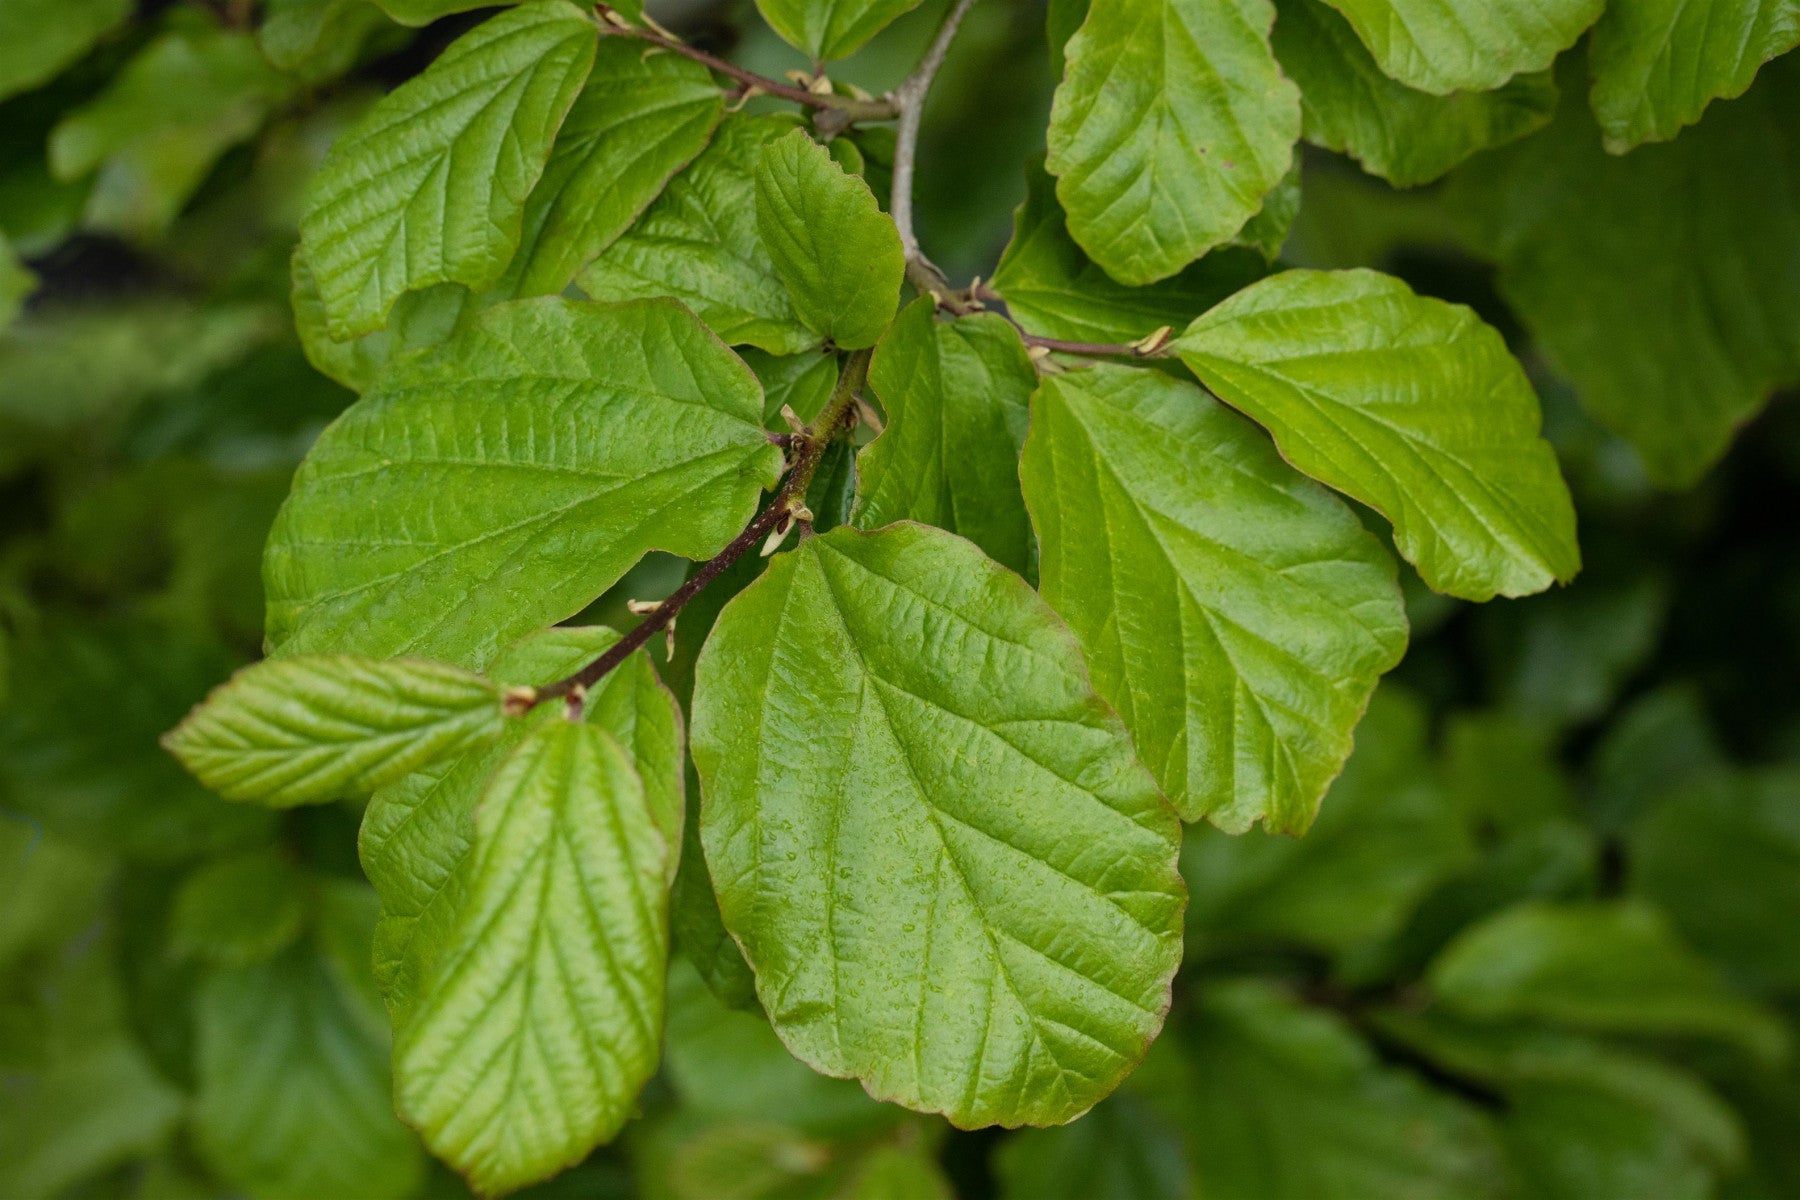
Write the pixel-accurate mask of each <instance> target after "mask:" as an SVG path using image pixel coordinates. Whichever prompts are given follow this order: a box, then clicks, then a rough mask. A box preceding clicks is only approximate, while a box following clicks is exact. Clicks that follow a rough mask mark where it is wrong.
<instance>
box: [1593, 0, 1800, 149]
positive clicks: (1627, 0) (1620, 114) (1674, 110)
mask: <svg viewBox="0 0 1800 1200" xmlns="http://www.w3.org/2000/svg"><path fill="white" fill-rule="evenodd" d="M1796 45H1800V0H1699V2H1698V3H1694V2H1692V0H1611V2H1610V3H1608V4H1607V6H1606V13H1605V15H1603V16H1602V17H1601V18H1600V21H1599V23H1598V24H1596V25H1595V26H1594V38H1593V41H1592V43H1590V45H1589V47H1588V66H1589V70H1590V71H1591V72H1592V73H1593V79H1594V88H1593V93H1592V99H1593V105H1594V115H1595V116H1597V117H1598V118H1600V127H1601V129H1602V130H1604V131H1605V133H1606V148H1607V149H1608V150H1610V151H1612V152H1613V153H1614V154H1623V153H1624V152H1625V151H1627V150H1629V149H1631V148H1632V147H1633V146H1636V145H1638V144H1639V143H1640V142H1666V141H1668V140H1669V139H1670V138H1672V137H1674V136H1675V135H1676V134H1677V133H1679V132H1681V127H1682V126H1684V125H1692V124H1693V123H1694V122H1695V121H1698V120H1699V119H1700V114H1701V113H1703V112H1705V111H1706V106H1707V105H1709V104H1711V103H1712V102H1713V101H1714V100H1718V99H1730V98H1731V97H1733V96H1741V95H1743V94H1744V92H1745V90H1746V89H1748V88H1749V86H1750V81H1751V80H1752V79H1754V78H1756V72H1757V68H1759V67H1761V66H1762V64H1763V63H1765V62H1767V61H1768V60H1770V59H1771V58H1774V57H1775V56H1777V55H1779V54H1785V53H1787V52H1788V51H1789V50H1792V49H1793V48H1794V47H1795V46H1796Z"/></svg>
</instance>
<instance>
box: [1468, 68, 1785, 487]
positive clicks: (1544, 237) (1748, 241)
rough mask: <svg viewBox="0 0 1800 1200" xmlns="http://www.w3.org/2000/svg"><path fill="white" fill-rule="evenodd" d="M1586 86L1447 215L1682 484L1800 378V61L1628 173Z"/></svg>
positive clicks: (1506, 153) (1650, 151)
mask: <svg viewBox="0 0 1800 1200" xmlns="http://www.w3.org/2000/svg"><path fill="white" fill-rule="evenodd" d="M1578 80H1579V75H1578V74H1576V73H1575V72H1574V71H1573V70H1571V72H1570V73H1569V75H1568V76H1565V77H1564V79H1563V105H1562V109H1561V111H1560V112H1559V113H1558V115H1557V119H1556V121H1555V122H1554V123H1553V124H1552V125H1551V126H1550V128H1549V129H1547V130H1546V131H1544V132H1543V133H1541V134H1539V135H1537V136H1536V137H1531V138H1527V139H1525V140H1524V141H1522V142H1519V143H1517V144H1516V145H1513V146H1508V147H1505V148H1503V149H1501V150H1499V151H1496V152H1495V153H1492V154H1486V155H1482V156H1481V157H1480V158H1478V159H1476V160H1475V161H1474V162H1472V163H1470V164H1469V166H1468V167H1467V168H1465V169H1464V170H1463V171H1461V172H1458V173H1457V175H1455V176H1454V177H1453V178H1452V183H1451V186H1452V189H1453V190H1452V193H1451V196H1450V200H1451V202H1452V203H1453V204H1454V205H1455V207H1456V208H1457V209H1459V210H1460V211H1462V212H1463V213H1465V214H1467V216H1468V218H1469V223H1470V225H1471V226H1472V228H1471V230H1470V232H1471V234H1472V235H1473V238H1474V240H1475V243H1476V245H1477V247H1478V248H1479V249H1480V250H1481V251H1482V252H1483V253H1484V254H1486V255H1487V256H1489V257H1491V258H1492V259H1494V260H1495V261H1496V262H1498V263H1499V264H1500V278H1499V287H1500V292H1501V294H1502V295H1503V296H1504V297H1505V298H1506V300H1507V302H1508V303H1509V304H1510V305H1511V306H1512V308H1513V311H1515V312H1516V313H1518V315H1519V317H1520V319H1521V321H1522V322H1523V323H1524V325H1525V327H1526V329H1527V330H1529V331H1530V333H1531V334H1532V336H1533V337H1534V338H1535V339H1536V341H1537V344H1538V345H1539V346H1540V347H1542V349H1543V350H1544V352H1545V354H1546V356H1547V357H1548V358H1549V360H1550V362H1551V363H1552V365H1553V366H1554V367H1555V368H1557V369H1558V370H1560V371H1561V372H1562V373H1563V374H1565V375H1566V376H1567V377H1568V378H1569V380H1570V381H1571V382H1573V383H1574V384H1575V386H1576V388H1577V390H1578V391H1579V394H1580V398H1581V403H1582V406H1583V407H1584V408H1586V409H1587V410H1588V411H1589V412H1590V413H1592V414H1593V415H1594V417H1595V419H1596V420H1598V421H1599V422H1600V423H1601V424H1602V425H1605V426H1606V427H1607V428H1609V429H1611V430H1613V431H1614V432H1616V433H1618V434H1620V435H1621V436H1623V437H1624V438H1625V439H1626V440H1627V441H1629V442H1630V443H1631V444H1632V445H1633V446H1635V447H1636V448H1637V450H1638V453H1639V454H1641V455H1642V456H1643V459H1644V465H1645V466H1646V467H1647V468H1648V470H1649V473H1650V477H1651V478H1652V479H1653V480H1655V481H1656V482H1658V483H1660V484H1662V485H1664V486H1667V487H1686V486H1688V485H1689V484H1692V483H1693V482H1694V481H1696V480H1697V479H1699V478H1700V476H1701V475H1702V474H1704V473H1705V472H1706V470H1707V468H1708V467H1710V466H1712V465H1713V463H1715V462H1717V461H1718V459H1719V458H1720V457H1721V456H1722V455H1723V454H1724V453H1725V449H1726V447H1727V446H1729V445H1730V443H1731V439H1732V436H1733V435H1734V434H1735V433H1736V432H1737V430H1738V428H1739V426H1741V425H1743V424H1744V422H1746V421H1747V420H1749V419H1750V418H1751V417H1752V416H1753V415H1755V414H1756V412H1758V411H1759V410H1760V409H1761V408H1762V406H1763V404H1764V403H1766V402H1767V400H1768V397H1769V394H1770V393H1771V392H1772V391H1774V390H1775V389H1776V388H1777V387H1780V386H1782V385H1784V384H1789V383H1793V382H1795V381H1796V380H1800V274H1796V273H1795V272H1794V271H1792V270H1790V269H1789V265H1788V264H1790V263H1792V262H1793V261H1794V259H1795V258H1796V256H1800V123H1797V122H1795V121H1794V120H1793V119H1792V117H1793V113H1794V112H1795V111H1796V109H1797V108H1800V59H1795V58H1783V59H1778V60H1777V61H1775V62H1773V63H1770V64H1769V66H1768V67H1767V68H1765V69H1764V70H1763V72H1762V73H1761V78H1760V79H1759V81H1758V83H1757V86H1756V87H1755V88H1753V89H1751V91H1750V93H1749V95H1747V96H1744V97H1743V98H1742V99H1739V100H1734V101H1731V102H1729V103H1724V104H1720V105H1719V106H1718V107H1717V108H1715V109H1714V110H1713V111H1712V113H1711V114H1710V115H1709V116H1708V118H1707V119H1706V120H1705V121H1703V122H1701V123H1700V124H1699V125H1698V126H1696V127H1695V128H1694V129H1693V130H1692V131H1691V132H1689V133H1688V134H1686V135H1685V136H1683V137H1680V138H1677V139H1676V140H1675V141H1674V142H1672V143H1670V144H1667V145H1656V146H1643V147H1640V148H1639V149H1638V150H1636V151H1634V152H1633V153H1631V154H1628V155H1625V156H1624V157H1622V158H1620V157H1615V156H1613V155H1610V154H1607V153H1606V152H1605V151H1604V150H1603V149H1602V148H1601V144H1600V133H1599V131H1598V130H1597V129H1596V128H1595V127H1594V122H1593V118H1592V117H1591V116H1590V115H1589V113H1588V111H1587V106H1586V105H1584V104H1583V103H1582V102H1581V97H1580V96H1579V94H1577V91H1576V89H1577V88H1578V87H1579V83H1578Z"/></svg>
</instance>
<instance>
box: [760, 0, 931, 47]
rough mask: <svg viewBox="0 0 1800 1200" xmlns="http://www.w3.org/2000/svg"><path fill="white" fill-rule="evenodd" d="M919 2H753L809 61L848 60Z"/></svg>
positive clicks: (768, 20) (911, 0) (787, 40)
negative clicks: (889, 23)
mask: <svg viewBox="0 0 1800 1200" xmlns="http://www.w3.org/2000/svg"><path fill="white" fill-rule="evenodd" d="M918 6H919V0H756V8H757V11H759V12H761V13H762V15H763V20H765V21H767V22H768V23H769V25H770V27H771V28H773V29H774V30H775V32H776V33H779V34H780V35H781V36H782V38H783V39H784V40H786V42H787V43H788V45H790V46H793V47H794V48H795V49H797V50H801V51H804V52H805V54H806V56H807V57H808V58H811V59H819V60H830V59H834V58H848V57H850V55H852V54H854V53H855V52H856V51H857V50H858V49H860V48H861V47H862V45H863V43H864V42H867V41H868V40H869V39H870V38H872V37H874V36H875V35H876V34H878V33H880V32H881V31H882V29H884V28H886V26H887V24H888V22H890V21H892V20H893V19H894V18H895V17H898V16H900V15H901V14H902V13H906V12H909V11H911V10H912V9H915V8H917V7H918Z"/></svg>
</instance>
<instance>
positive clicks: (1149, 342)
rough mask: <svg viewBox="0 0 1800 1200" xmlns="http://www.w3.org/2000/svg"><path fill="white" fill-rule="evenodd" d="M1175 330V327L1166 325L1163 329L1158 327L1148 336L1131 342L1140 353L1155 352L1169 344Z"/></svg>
mask: <svg viewBox="0 0 1800 1200" xmlns="http://www.w3.org/2000/svg"><path fill="white" fill-rule="evenodd" d="M1174 332H1175V331H1174V329H1173V328H1171V327H1170V326H1167V325H1164V326H1163V327H1162V328H1161V329H1158V330H1157V331H1156V332H1155V333H1152V334H1150V335H1149V336H1148V337H1144V338H1140V339H1139V340H1137V341H1135V342H1133V343H1131V348H1132V349H1133V350H1136V351H1137V352H1138V353H1139V354H1155V353H1156V352H1157V351H1158V350H1161V349H1162V348H1163V347H1164V346H1166V345H1168V344H1169V335H1170V334H1171V333H1174Z"/></svg>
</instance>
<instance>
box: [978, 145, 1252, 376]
mask: <svg viewBox="0 0 1800 1200" xmlns="http://www.w3.org/2000/svg"><path fill="white" fill-rule="evenodd" d="M1055 184H1056V181H1055V180H1053V179H1052V178H1051V177H1050V175H1049V174H1048V173H1047V172H1046V171H1045V170H1044V167H1043V159H1042V158H1041V157H1040V158H1037V159H1034V160H1033V161H1032V164H1031V165H1030V166H1029V167H1027V168H1026V175H1025V188H1026V191H1025V202H1024V203H1023V204H1021V205H1020V206H1019V210H1018V212H1017V213H1015V214H1014V216H1013V236H1012V240H1011V241H1010V242H1008V243H1007V244H1006V253H1005V254H1003V255H1002V256H1001V258H1000V265H999V267H998V268H997V269H996V270H995V272H994V278H993V281H992V282H993V287H994V290H995V291H997V292H999V293H1000V295H1001V296H1002V298H1004V299H1005V301H1006V311H1007V312H1008V313H1010V314H1011V315H1012V316H1013V318H1014V319H1016V320H1017V321H1018V322H1019V323H1020V324H1021V325H1023V326H1024V327H1025V328H1026V329H1028V330H1030V331H1031V332H1032V333H1035V334H1037V335H1039V336H1040V337H1052V338H1063V339H1065V340H1067V341H1072V342H1112V343H1124V342H1135V341H1137V340H1138V339H1139V338H1144V337H1148V336H1149V335H1150V334H1152V333H1155V332H1156V331H1157V330H1158V329H1161V328H1162V327H1163V326H1165V325H1166V326H1168V327H1170V328H1171V329H1185V328H1186V327H1187V325H1188V323H1189V322H1190V321H1192V320H1193V319H1194V318H1195V317H1197V316H1199V315H1200V314H1201V313H1203V312H1205V311H1206V310H1207V309H1209V308H1211V307H1212V306H1213V305H1215V304H1217V303H1218V302H1219V301H1221V300H1223V299H1225V297H1227V296H1229V295H1231V293H1233V292H1235V291H1237V290H1238V289H1239V288H1241V287H1245V286H1246V285H1248V284H1252V283H1255V282H1256V281H1257V280H1258V279H1261V278H1262V277H1263V275H1265V274H1266V273H1267V271H1266V268H1265V266H1264V264H1263V261H1262V257H1261V255H1259V254H1256V253H1253V252H1251V251H1249V250H1247V249H1243V248H1240V247H1227V248H1222V249H1219V250H1216V251H1214V252H1213V253H1211V254H1208V255H1207V256H1206V257H1205V258H1202V259H1201V260H1200V261H1199V262H1197V263H1194V264H1192V265H1191V266H1188V267H1184V268H1183V269H1182V270H1181V271H1180V272H1179V273H1177V274H1175V275H1174V276H1171V277H1170V278H1168V279H1165V280H1162V281H1161V282H1159V283H1152V284H1149V285H1147V286H1145V287H1126V286H1125V285H1124V284H1122V283H1120V282H1119V281H1118V280H1116V279H1114V278H1113V277H1112V276H1111V275H1108V274H1107V273H1106V272H1105V271H1103V270H1102V269H1101V268H1100V266H1099V264H1098V263H1096V262H1094V261H1093V260H1092V259H1090V258H1089V257H1088V256H1087V254H1086V252H1084V251H1083V250H1082V249H1081V247H1080V246H1078V245H1076V244H1075V239H1074V238H1072V237H1070V236H1069V228H1068V221H1067V219H1066V218H1065V217H1064V216H1063V211H1062V205H1061V204H1060V203H1059V202H1058V201H1057V199H1056V191H1055Z"/></svg>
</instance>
